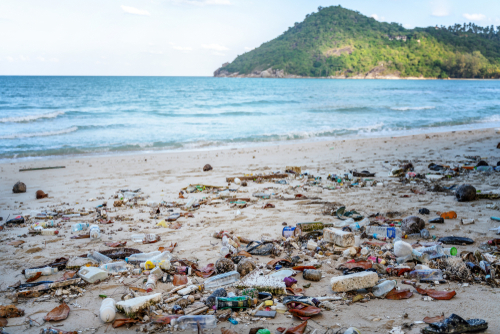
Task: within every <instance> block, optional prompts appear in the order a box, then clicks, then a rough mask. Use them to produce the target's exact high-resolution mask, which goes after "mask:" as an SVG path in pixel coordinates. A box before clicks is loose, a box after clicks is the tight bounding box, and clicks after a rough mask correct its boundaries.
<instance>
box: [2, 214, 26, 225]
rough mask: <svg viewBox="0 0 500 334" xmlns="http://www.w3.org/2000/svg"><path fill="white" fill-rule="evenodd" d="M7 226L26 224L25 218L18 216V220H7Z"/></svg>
mask: <svg viewBox="0 0 500 334" xmlns="http://www.w3.org/2000/svg"><path fill="white" fill-rule="evenodd" d="M5 224H24V217H23V216H17V217H16V218H12V219H10V220H7V222H6V223H5Z"/></svg>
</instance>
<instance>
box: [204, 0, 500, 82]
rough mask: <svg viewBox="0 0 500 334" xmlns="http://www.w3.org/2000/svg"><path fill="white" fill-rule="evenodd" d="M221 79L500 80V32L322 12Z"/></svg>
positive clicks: (222, 72)
mask: <svg viewBox="0 0 500 334" xmlns="http://www.w3.org/2000/svg"><path fill="white" fill-rule="evenodd" d="M214 75H215V76H249V77H294V76H300V77H354V78H356V77H384V76H385V77H389V76H395V77H428V78H448V77H450V78H499V77H500V26H498V27H496V28H495V27H494V26H491V27H480V26H476V25H475V24H471V23H468V24H465V23H464V24H463V25H460V24H456V25H454V26H450V27H444V26H442V27H428V28H415V29H405V28H404V27H403V26H402V25H401V24H398V23H384V22H378V21H377V20H375V19H373V18H371V17H367V16H364V15H362V14H360V13H359V12H356V11H352V10H348V9H345V8H342V7H340V6H332V7H327V8H322V7H320V8H318V12H317V13H313V14H308V15H306V18H305V20H304V21H303V22H301V23H295V25H294V26H293V27H290V28H289V29H288V30H287V31H286V32H284V33H283V34H282V35H281V36H279V37H277V38H275V39H273V40H272V41H269V42H267V43H264V44H262V45H261V46H260V47H258V48H256V49H254V50H252V51H249V52H247V53H245V54H243V55H240V56H238V57H237V58H236V59H235V60H234V61H233V62H232V63H229V64H224V65H223V67H222V68H220V69H218V70H217V71H216V72H215V73H214Z"/></svg>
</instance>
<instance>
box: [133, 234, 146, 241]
mask: <svg viewBox="0 0 500 334" xmlns="http://www.w3.org/2000/svg"><path fill="white" fill-rule="evenodd" d="M145 237H146V235H145V234H144V233H141V234H134V235H132V236H131V237H130V240H132V241H133V242H136V243H142V241H143V240H144V238H145Z"/></svg>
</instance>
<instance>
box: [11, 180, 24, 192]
mask: <svg viewBox="0 0 500 334" xmlns="http://www.w3.org/2000/svg"><path fill="white" fill-rule="evenodd" d="M12 192H13V193H14V194H19V193H25V192H26V185H25V184H24V183H22V182H21V181H18V182H17V183H16V184H15V185H14V187H13V188H12Z"/></svg>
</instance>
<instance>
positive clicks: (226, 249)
mask: <svg viewBox="0 0 500 334" xmlns="http://www.w3.org/2000/svg"><path fill="white" fill-rule="evenodd" d="M227 254H229V247H227V246H222V247H221V248H220V255H222V257H225V256H226V255H227Z"/></svg>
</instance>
